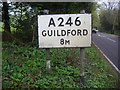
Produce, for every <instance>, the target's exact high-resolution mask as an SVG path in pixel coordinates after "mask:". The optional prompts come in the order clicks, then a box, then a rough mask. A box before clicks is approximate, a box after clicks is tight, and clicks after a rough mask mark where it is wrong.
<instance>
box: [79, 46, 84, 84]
mask: <svg viewBox="0 0 120 90" xmlns="http://www.w3.org/2000/svg"><path fill="white" fill-rule="evenodd" d="M84 52H85V48H80V81H81V83H82V84H84V58H85V53H84Z"/></svg>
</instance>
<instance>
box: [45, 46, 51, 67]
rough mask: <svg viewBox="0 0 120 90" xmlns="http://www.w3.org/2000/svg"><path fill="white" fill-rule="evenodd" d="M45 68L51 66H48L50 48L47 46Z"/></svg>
mask: <svg viewBox="0 0 120 90" xmlns="http://www.w3.org/2000/svg"><path fill="white" fill-rule="evenodd" d="M46 60H47V61H46V68H47V69H50V68H51V66H50V49H49V48H47V49H46Z"/></svg>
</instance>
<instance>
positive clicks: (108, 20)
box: [100, 2, 120, 35]
mask: <svg viewBox="0 0 120 90" xmlns="http://www.w3.org/2000/svg"><path fill="white" fill-rule="evenodd" d="M102 6H105V7H101V10H100V25H101V27H100V29H101V31H103V32H107V33H111V34H116V35H120V26H119V21H120V20H119V15H120V14H119V10H120V7H119V6H120V2H108V3H103V4H102Z"/></svg>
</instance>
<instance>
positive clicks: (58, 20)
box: [38, 14, 91, 48]
mask: <svg viewBox="0 0 120 90" xmlns="http://www.w3.org/2000/svg"><path fill="white" fill-rule="evenodd" d="M38 37H39V48H63V47H90V46H91V14H58V15H38Z"/></svg>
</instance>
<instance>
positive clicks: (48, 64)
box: [43, 10, 51, 70]
mask: <svg viewBox="0 0 120 90" xmlns="http://www.w3.org/2000/svg"><path fill="white" fill-rule="evenodd" d="M43 14H44V15H46V14H49V10H44V11H43ZM46 60H47V61H46V69H48V70H49V69H50V68H51V66H50V49H49V48H47V49H46Z"/></svg>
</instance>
